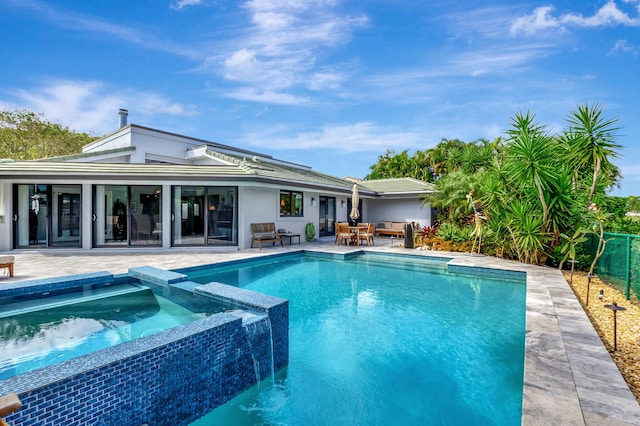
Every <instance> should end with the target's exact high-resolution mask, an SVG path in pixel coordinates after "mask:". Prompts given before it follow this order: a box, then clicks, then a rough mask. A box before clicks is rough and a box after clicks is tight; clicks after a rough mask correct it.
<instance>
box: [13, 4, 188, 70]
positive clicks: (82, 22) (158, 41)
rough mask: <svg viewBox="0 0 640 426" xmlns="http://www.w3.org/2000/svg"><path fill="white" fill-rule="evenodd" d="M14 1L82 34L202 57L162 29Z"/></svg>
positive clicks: (181, 54)
mask: <svg viewBox="0 0 640 426" xmlns="http://www.w3.org/2000/svg"><path fill="white" fill-rule="evenodd" d="M187 1H189V0H187ZM191 1H193V0H191ZM12 4H13V6H14V7H20V8H25V9H28V10H29V11H30V13H31V14H32V15H33V16H34V17H37V18H39V19H40V20H42V21H43V22H45V23H46V24H47V25H54V26H57V27H59V28H63V29H66V30H71V31H78V32H83V33H97V34H101V35H105V36H106V37H112V38H115V39H118V40H122V41H124V42H126V43H130V44H136V45H139V46H142V47H144V48H146V49H152V50H157V51H163V52H169V53H172V54H175V55H180V56H184V57H188V58H197V57H200V54H199V52H198V51H197V49H194V48H192V47H191V46H184V45H176V44H175V43H173V42H171V41H170V40H167V39H165V38H164V37H163V36H162V33H161V32H160V31H158V32H155V33H154V32H153V31H152V30H151V28H149V27H147V28H145V29H144V30H143V29H140V28H138V27H136V26H134V25H131V26H128V25H126V24H125V23H113V22H109V21H106V20H104V19H102V18H100V17H96V16H92V15H87V14H83V13H76V12H71V11H69V10H66V9H63V8H60V7H54V6H51V5H49V4H46V3H43V2H40V1H38V0H19V1H13V2H12Z"/></svg>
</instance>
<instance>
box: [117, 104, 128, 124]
mask: <svg viewBox="0 0 640 426" xmlns="http://www.w3.org/2000/svg"><path fill="white" fill-rule="evenodd" d="M118 115H119V116H120V127H118V128H119V129H122V128H123V127H124V126H126V125H127V116H128V115H129V111H127V110H126V109H124V108H120V109H119V110H118Z"/></svg>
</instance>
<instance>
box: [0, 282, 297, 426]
mask: <svg viewBox="0 0 640 426" xmlns="http://www.w3.org/2000/svg"><path fill="white" fill-rule="evenodd" d="M225 287H228V286H225ZM250 293H252V292H248V291H246V290H243V291H242V292H239V293H237V294H239V295H240V296H242V298H243V300H248V301H251V302H252V303H256V301H259V302H261V303H263V306H262V308H263V311H265V312H267V313H268V314H269V317H265V316H262V317H260V316H254V317H253V318H254V321H252V322H251V323H249V324H247V325H244V324H243V321H242V318H241V317H240V316H237V315H232V314H225V313H221V314H216V315H212V316H209V317H206V318H203V319H201V320H198V321H195V322H192V323H189V324H185V325H183V326H180V327H176V328H172V329H169V330H166V331H163V332H160V333H157V334H153V335H150V336H147V337H144V338H141V339H137V340H133V341H131V342H126V343H123V344H120V345H117V346H114V347H112V348H107V349H104V350H101V351H97V352H95V353H93V354H89V355H85V356H82V357H78V358H75V359H71V360H69V361H66V362H63V363H60V364H57V365H53V366H50V367H45V368H43V369H40V370H35V371H32V372H29V373H25V374H22V375H20V376H16V377H13V378H10V379H7V380H4V381H0V394H4V393H8V392H10V391H15V392H17V393H18V394H19V396H20V398H21V400H22V402H23V404H24V405H23V408H22V409H20V410H19V411H17V412H15V413H12V414H11V415H9V416H7V418H6V420H7V421H8V422H9V423H10V424H12V425H14V426H20V425H31V424H38V425H43V426H48V425H61V424H64V425H74V424H78V425H86V424H91V425H94V424H97V425H141V424H145V423H146V424H149V425H160V424H175V425H186V424H189V423H190V422H192V421H194V420H195V419H197V418H199V417H201V416H203V415H204V414H206V413H208V412H210V411H211V410H212V409H213V408H215V407H217V406H219V405H221V404H223V403H225V402H227V401H229V400H230V399H231V398H233V397H234V396H235V395H237V394H239V393H241V392H243V391H244V390H246V389H248V388H249V387H250V386H253V385H254V384H256V382H257V379H256V375H255V371H254V368H253V358H255V359H257V360H259V364H260V366H261V367H260V371H259V377H260V379H262V378H265V377H266V376H267V375H269V374H272V370H273V369H274V367H272V366H273V365H275V371H277V370H279V369H281V368H282V367H284V366H285V365H286V363H288V356H289V342H288V335H289V328H288V327H289V310H288V301H286V300H284V299H279V298H273V297H271V296H267V297H263V296H260V295H255V294H254V295H251V294H250ZM271 335H272V336H273V342H274V343H273V345H271V341H270V336H271ZM249 342H252V347H249ZM272 347H273V352H272ZM251 351H253V352H251Z"/></svg>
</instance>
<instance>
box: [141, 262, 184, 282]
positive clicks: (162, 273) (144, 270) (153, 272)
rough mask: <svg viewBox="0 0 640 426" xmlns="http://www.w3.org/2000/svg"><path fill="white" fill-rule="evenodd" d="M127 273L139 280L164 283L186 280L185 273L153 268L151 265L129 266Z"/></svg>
mask: <svg viewBox="0 0 640 426" xmlns="http://www.w3.org/2000/svg"><path fill="white" fill-rule="evenodd" d="M129 275H131V276H132V277H134V278H137V279H139V280H141V281H148V282H152V283H156V284H164V285H169V284H176V283H179V282H182V281H186V280H187V276H186V275H185V274H181V273H178V272H173V271H167V270H166V269H161V268H155V267H153V266H136V267H134V268H129Z"/></svg>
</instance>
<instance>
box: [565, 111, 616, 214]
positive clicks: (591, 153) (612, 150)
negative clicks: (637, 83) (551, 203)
mask: <svg viewBox="0 0 640 426" xmlns="http://www.w3.org/2000/svg"><path fill="white" fill-rule="evenodd" d="M567 121H568V123H569V128H568V129H567V130H566V131H565V132H564V141H565V142H566V144H567V146H568V148H569V151H568V161H569V163H570V164H571V166H572V167H573V168H575V169H576V170H585V171H586V170H590V172H591V173H592V178H591V187H590V189H589V197H588V200H587V205H590V204H591V203H592V202H593V197H594V195H595V193H596V188H597V186H598V178H599V177H600V175H601V173H602V172H605V173H606V174H608V175H610V174H611V170H612V169H613V168H615V166H613V165H612V164H611V162H610V161H609V159H610V158H616V157H617V156H618V152H617V151H618V150H619V149H620V148H622V146H621V145H619V144H617V143H616V142H615V133H616V131H617V130H618V128H617V127H614V125H615V123H616V122H617V121H618V120H617V119H615V118H614V119H605V118H604V117H603V111H602V107H601V106H600V105H593V106H589V105H588V104H587V105H578V107H577V109H576V110H574V111H572V112H571V113H570V114H569V117H568V118H567ZM614 183H615V182H607V186H610V185H612V184H614Z"/></svg>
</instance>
